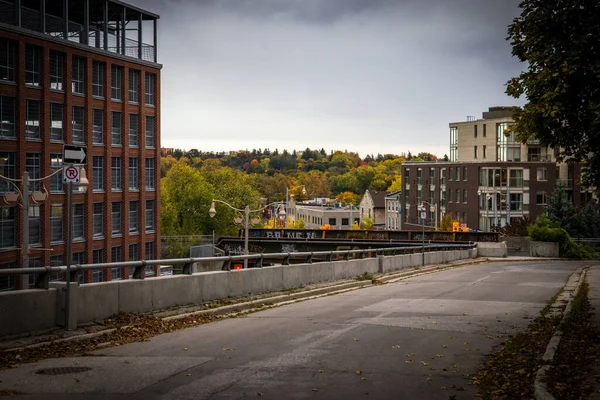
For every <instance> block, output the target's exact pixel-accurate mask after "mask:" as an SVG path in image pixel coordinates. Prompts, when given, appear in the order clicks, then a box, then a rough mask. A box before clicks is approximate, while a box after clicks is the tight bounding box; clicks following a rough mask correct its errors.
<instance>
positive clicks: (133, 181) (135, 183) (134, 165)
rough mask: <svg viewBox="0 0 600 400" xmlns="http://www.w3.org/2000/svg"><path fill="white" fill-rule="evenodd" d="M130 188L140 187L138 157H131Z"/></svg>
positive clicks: (136, 188)
mask: <svg viewBox="0 0 600 400" xmlns="http://www.w3.org/2000/svg"><path fill="white" fill-rule="evenodd" d="M129 189H130V190H138V189H139V167H138V158H137V157H129Z"/></svg>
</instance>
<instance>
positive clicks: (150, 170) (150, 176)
mask: <svg viewBox="0 0 600 400" xmlns="http://www.w3.org/2000/svg"><path fill="white" fill-rule="evenodd" d="M154 160H155V159H154V158H146V189H147V190H154V189H155V181H156V175H155V173H154Z"/></svg>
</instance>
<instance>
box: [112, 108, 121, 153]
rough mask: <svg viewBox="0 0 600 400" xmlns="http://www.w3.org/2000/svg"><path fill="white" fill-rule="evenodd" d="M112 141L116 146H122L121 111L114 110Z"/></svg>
mask: <svg viewBox="0 0 600 400" xmlns="http://www.w3.org/2000/svg"><path fill="white" fill-rule="evenodd" d="M111 143H112V144H113V145H115V146H121V144H122V139H121V113H120V112H119V111H113V112H112V124H111Z"/></svg>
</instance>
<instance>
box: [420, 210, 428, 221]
mask: <svg viewBox="0 0 600 400" xmlns="http://www.w3.org/2000/svg"><path fill="white" fill-rule="evenodd" d="M426 218H427V211H421V219H426Z"/></svg>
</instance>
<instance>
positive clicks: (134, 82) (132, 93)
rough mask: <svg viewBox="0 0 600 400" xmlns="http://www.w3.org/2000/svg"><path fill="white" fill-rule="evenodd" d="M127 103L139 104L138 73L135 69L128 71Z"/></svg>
mask: <svg viewBox="0 0 600 400" xmlns="http://www.w3.org/2000/svg"><path fill="white" fill-rule="evenodd" d="M129 102H130V103H139V102H140V71H138V70H137V69H130V70H129Z"/></svg>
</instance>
